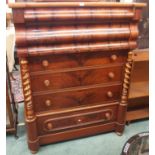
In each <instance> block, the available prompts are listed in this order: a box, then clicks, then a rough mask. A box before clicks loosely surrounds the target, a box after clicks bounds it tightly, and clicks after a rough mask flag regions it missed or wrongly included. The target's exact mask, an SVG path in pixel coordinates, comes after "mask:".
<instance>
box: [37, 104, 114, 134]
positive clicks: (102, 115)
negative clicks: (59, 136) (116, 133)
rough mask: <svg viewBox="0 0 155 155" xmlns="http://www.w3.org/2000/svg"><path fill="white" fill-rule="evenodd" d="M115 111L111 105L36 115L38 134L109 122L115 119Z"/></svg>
mask: <svg viewBox="0 0 155 155" xmlns="http://www.w3.org/2000/svg"><path fill="white" fill-rule="evenodd" d="M116 112H117V105H113V106H108V107H104V108H103V107H100V108H94V109H92V108H91V109H85V110H79V111H75V112H68V113H64V114H63V113H61V114H56V115H46V116H42V117H38V118H37V122H38V123H37V125H38V129H39V130H38V131H39V135H43V134H48V133H52V132H62V131H65V130H69V129H75V128H82V127H86V126H91V125H94V124H96V125H97V124H103V123H109V122H112V121H115V120H116Z"/></svg>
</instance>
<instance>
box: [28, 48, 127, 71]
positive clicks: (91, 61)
mask: <svg viewBox="0 0 155 155" xmlns="http://www.w3.org/2000/svg"><path fill="white" fill-rule="evenodd" d="M126 59H127V52H125V51H121V52H118V51H117V52H94V53H93V54H92V53H91V52H87V53H82V54H80V53H79V54H78V53H76V54H60V55H59V54H56V55H50V56H37V57H35V58H34V57H29V58H28V61H29V64H30V65H29V69H30V72H36V71H47V70H57V69H65V68H75V67H84V66H95V65H105V64H109V63H111V64H115V63H124V62H126Z"/></svg>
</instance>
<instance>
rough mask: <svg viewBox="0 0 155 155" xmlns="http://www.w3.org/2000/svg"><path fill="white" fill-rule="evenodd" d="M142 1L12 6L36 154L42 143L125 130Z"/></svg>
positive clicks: (29, 129) (30, 141)
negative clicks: (133, 54) (133, 51)
mask: <svg viewBox="0 0 155 155" xmlns="http://www.w3.org/2000/svg"><path fill="white" fill-rule="evenodd" d="M144 6H145V5H144V4H140V3H129V4H126V3H103V2H61V3H57V2H49V3H31V2H29V3H28V2H27V3H24V2H21V3H19V2H17V3H14V4H10V7H11V8H13V20H14V24H15V28H16V46H17V52H18V56H19V60H20V67H21V76H22V84H23V93H24V98H25V119H26V123H27V133H28V145H29V148H30V150H31V152H33V153H35V152H36V151H37V150H38V148H39V146H40V145H43V144H48V143H53V142H58V141H62V140H68V139H73V138H78V137H84V136H89V135H94V134H99V133H103V132H107V131H116V132H117V133H118V134H122V132H123V130H124V126H125V120H126V118H125V116H126V108H127V98H128V88H129V80H130V71H131V67H132V59H131V58H132V50H133V49H134V48H136V39H137V37H138V28H137V25H138V21H139V19H140V14H141V10H142V7H144Z"/></svg>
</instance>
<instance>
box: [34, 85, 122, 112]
mask: <svg viewBox="0 0 155 155" xmlns="http://www.w3.org/2000/svg"><path fill="white" fill-rule="evenodd" d="M121 90H122V86H121V85H113V86H102V85H101V86H94V87H85V88H79V89H69V90H65V89H64V90H62V91H59V92H58V91H57V92H51V93H39V94H38V93H34V94H33V103H34V108H35V111H36V112H44V111H48V110H61V109H68V108H76V107H80V106H86V105H95V104H104V103H108V102H112V101H118V100H119V99H120V95H121Z"/></svg>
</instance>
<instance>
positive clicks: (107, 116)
mask: <svg viewBox="0 0 155 155" xmlns="http://www.w3.org/2000/svg"><path fill="white" fill-rule="evenodd" d="M105 118H106V120H110V119H111V115H110V113H109V112H106V113H105Z"/></svg>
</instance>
